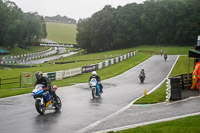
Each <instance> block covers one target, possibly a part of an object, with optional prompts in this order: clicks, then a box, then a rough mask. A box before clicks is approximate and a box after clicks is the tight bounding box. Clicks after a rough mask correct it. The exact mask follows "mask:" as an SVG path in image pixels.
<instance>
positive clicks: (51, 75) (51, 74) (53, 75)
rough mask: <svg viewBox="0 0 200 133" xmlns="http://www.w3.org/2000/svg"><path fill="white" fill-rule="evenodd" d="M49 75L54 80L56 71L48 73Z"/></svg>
mask: <svg viewBox="0 0 200 133" xmlns="http://www.w3.org/2000/svg"><path fill="white" fill-rule="evenodd" d="M47 77H48V78H49V79H50V80H51V81H54V80H56V73H55V72H51V73H47Z"/></svg>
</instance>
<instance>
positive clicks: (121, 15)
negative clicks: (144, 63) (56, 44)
mask: <svg viewBox="0 0 200 133" xmlns="http://www.w3.org/2000/svg"><path fill="white" fill-rule="evenodd" d="M77 31H78V33H77V38H76V40H77V42H78V44H79V45H80V46H81V48H83V49H86V50H87V52H98V51H106V50H111V49H120V48H127V47H133V46H138V45H161V46H162V45H190V46H194V45H196V43H197V36H198V35H200V1H199V0H149V1H146V2H144V3H142V4H137V3H132V4H127V5H125V6H123V7H122V6H119V7H117V8H113V7H111V6H110V5H107V6H105V7H104V8H103V9H102V10H101V11H99V12H96V13H95V14H93V15H92V16H91V17H90V18H87V19H81V20H79V21H78V24H77Z"/></svg>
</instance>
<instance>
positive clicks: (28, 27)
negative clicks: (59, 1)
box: [0, 0, 47, 50]
mask: <svg viewBox="0 0 200 133" xmlns="http://www.w3.org/2000/svg"><path fill="white" fill-rule="evenodd" d="M46 36H47V32H46V24H45V22H44V19H43V17H41V16H39V15H38V14H37V13H23V12H22V10H21V9H20V8H18V7H17V5H16V4H15V3H14V2H10V1H7V0H4V1H2V0H0V47H3V48H6V49H8V50H10V49H12V48H14V46H15V45H18V46H19V47H22V48H26V47H27V46H28V45H34V44H36V43H38V42H40V40H41V38H45V37H46Z"/></svg>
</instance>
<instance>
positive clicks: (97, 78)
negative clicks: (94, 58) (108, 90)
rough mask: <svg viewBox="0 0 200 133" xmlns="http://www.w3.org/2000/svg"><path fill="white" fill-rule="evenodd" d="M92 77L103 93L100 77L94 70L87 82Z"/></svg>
mask: <svg viewBox="0 0 200 133" xmlns="http://www.w3.org/2000/svg"><path fill="white" fill-rule="evenodd" d="M92 78H96V80H97V83H98V85H99V86H100V92H101V93H103V86H102V84H101V78H100V77H99V76H98V75H97V72H96V71H93V72H92V76H90V78H89V82H90V80H91V79H92Z"/></svg>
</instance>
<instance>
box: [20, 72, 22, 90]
mask: <svg viewBox="0 0 200 133" xmlns="http://www.w3.org/2000/svg"><path fill="white" fill-rule="evenodd" d="M21 81H22V75H20V77H19V87H20V88H21V87H22V85H21Z"/></svg>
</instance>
